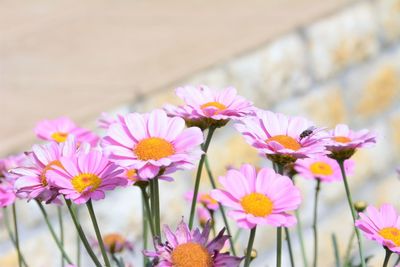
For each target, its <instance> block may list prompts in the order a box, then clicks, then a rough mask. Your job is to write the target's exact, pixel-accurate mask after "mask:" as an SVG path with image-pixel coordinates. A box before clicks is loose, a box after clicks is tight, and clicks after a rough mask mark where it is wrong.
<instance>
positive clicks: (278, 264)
mask: <svg viewBox="0 0 400 267" xmlns="http://www.w3.org/2000/svg"><path fill="white" fill-rule="evenodd" d="M281 266H282V227H278V228H277V229H276V267H281Z"/></svg>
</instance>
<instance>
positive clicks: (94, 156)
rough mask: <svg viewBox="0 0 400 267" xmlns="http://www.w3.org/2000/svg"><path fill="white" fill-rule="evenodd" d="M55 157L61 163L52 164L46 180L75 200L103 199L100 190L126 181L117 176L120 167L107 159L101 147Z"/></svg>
mask: <svg viewBox="0 0 400 267" xmlns="http://www.w3.org/2000/svg"><path fill="white" fill-rule="evenodd" d="M59 161H60V162H61V166H62V167H59V166H57V165H54V166H53V168H52V169H50V170H48V171H47V173H46V178H47V182H48V183H49V184H50V186H53V187H56V188H57V189H58V192H59V193H60V194H63V195H64V196H65V198H67V199H71V200H72V201H73V202H75V203H76V204H83V203H86V202H87V201H88V200H89V199H92V200H99V199H103V198H104V197H105V193H104V191H106V190H112V189H114V188H115V187H117V186H123V185H125V184H126V180H125V179H124V178H122V177H120V176H121V173H122V172H123V170H121V168H119V166H117V165H115V164H114V163H112V162H110V161H109V160H108V158H107V157H106V156H105V155H104V154H103V153H102V151H99V150H94V149H92V150H90V151H89V152H87V153H75V154H73V155H72V156H69V157H61V158H60V159H59Z"/></svg>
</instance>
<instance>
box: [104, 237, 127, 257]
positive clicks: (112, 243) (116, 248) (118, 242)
mask: <svg viewBox="0 0 400 267" xmlns="http://www.w3.org/2000/svg"><path fill="white" fill-rule="evenodd" d="M103 242H104V245H106V246H107V247H108V250H109V251H110V252H111V253H116V252H121V251H122V250H123V249H124V244H125V238H124V237H123V236H121V235H119V234H108V235H106V236H104V237H103Z"/></svg>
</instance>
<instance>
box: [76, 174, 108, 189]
mask: <svg viewBox="0 0 400 267" xmlns="http://www.w3.org/2000/svg"><path fill="white" fill-rule="evenodd" d="M71 183H72V186H73V187H74V189H75V190H76V191H78V192H79V193H82V192H83V191H85V190H86V189H87V188H88V187H91V189H90V192H93V191H95V190H96V189H97V188H98V187H99V186H100V185H101V179H100V177H99V176H97V175H95V174H91V173H82V174H79V175H77V176H74V177H73V178H72V180H71Z"/></svg>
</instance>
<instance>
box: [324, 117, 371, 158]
mask: <svg viewBox="0 0 400 267" xmlns="http://www.w3.org/2000/svg"><path fill="white" fill-rule="evenodd" d="M328 136H329V142H328V143H327V146H326V148H327V150H329V151H330V152H331V155H330V157H332V158H334V159H348V158H350V157H351V156H352V155H353V154H354V152H355V150H356V149H357V148H362V147H369V146H371V145H372V144H374V143H376V135H375V134H374V133H372V132H370V131H369V130H367V129H364V130H361V131H357V132H355V131H352V130H350V129H349V126H347V125H345V124H338V125H337V126H336V127H335V129H334V130H332V131H330V132H329V133H328Z"/></svg>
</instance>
